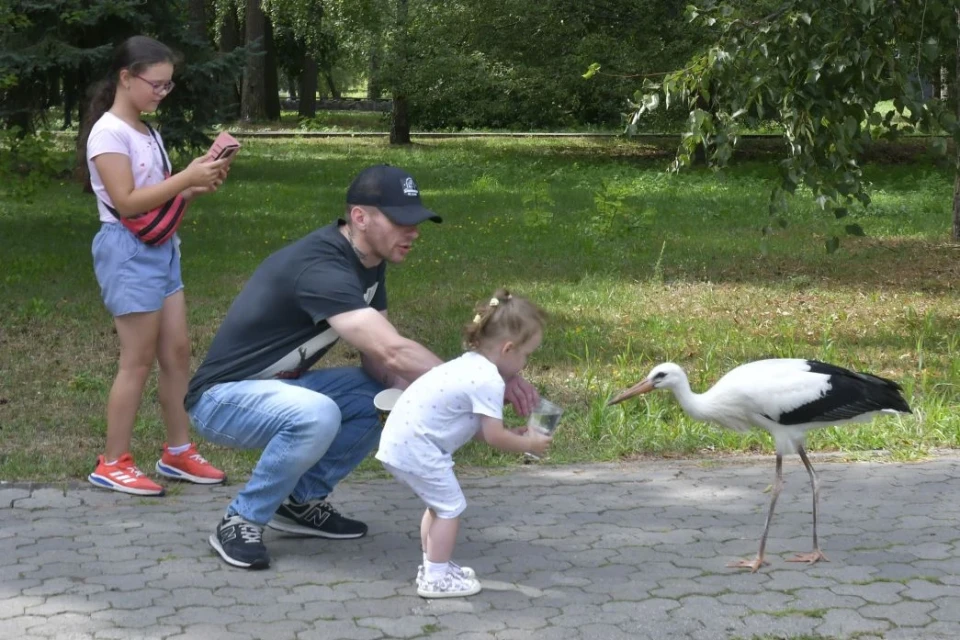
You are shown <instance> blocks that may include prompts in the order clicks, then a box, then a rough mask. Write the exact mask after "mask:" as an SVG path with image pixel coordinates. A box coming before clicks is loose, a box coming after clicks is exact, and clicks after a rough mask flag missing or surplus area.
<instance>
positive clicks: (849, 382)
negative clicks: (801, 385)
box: [778, 360, 912, 424]
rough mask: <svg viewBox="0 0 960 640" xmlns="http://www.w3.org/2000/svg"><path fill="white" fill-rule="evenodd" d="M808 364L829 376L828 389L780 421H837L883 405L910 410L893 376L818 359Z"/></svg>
mask: <svg viewBox="0 0 960 640" xmlns="http://www.w3.org/2000/svg"><path fill="white" fill-rule="evenodd" d="M807 365H808V366H809V367H810V371H811V372H813V373H822V374H826V375H828V376H830V390H829V391H827V393H826V394H824V395H823V396H822V397H820V398H817V399H816V400H813V401H812V402H808V403H807V404H805V405H803V406H800V407H797V408H796V409H794V410H792V411H788V412H786V413H783V414H781V415H780V419H779V420H778V422H779V423H780V424H807V423H811V422H839V421H841V420H850V419H853V418H856V417H857V416H860V415H863V414H865V413H871V412H873V411H881V410H883V409H893V410H895V411H902V412H904V413H912V412H911V411H910V405H908V404H907V401H906V400H905V399H904V398H903V395H902V394H901V390H902V387H901V386H900V385H899V384H897V383H896V382H894V381H893V380H887V379H886V378H881V377H880V376H875V375H873V374H870V373H857V372H855V371H850V370H849V369H844V368H843V367H838V366H836V365H832V364H827V363H825V362H819V361H817V360H808V361H807Z"/></svg>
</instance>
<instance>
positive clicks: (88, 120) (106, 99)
mask: <svg viewBox="0 0 960 640" xmlns="http://www.w3.org/2000/svg"><path fill="white" fill-rule="evenodd" d="M163 62H167V63H170V64H176V62H177V56H176V55H175V54H174V52H173V51H172V50H171V49H170V47H168V46H167V45H165V44H163V43H162V42H159V41H158V40H154V39H153V38H150V37H147V36H133V37H131V38H127V39H126V40H124V41H123V42H122V43H121V44H120V45H119V46H118V47H117V48H116V49H115V50H114V52H113V60H112V61H111V63H110V69H109V70H108V71H107V75H106V77H104V78H103V79H102V80H100V81H99V82H97V83H96V84H94V85H93V86H92V87H90V91H89V93H88V96H89V98H90V106H89V107H88V108H87V112H86V115H85V116H84V118H83V124H82V126H81V127H80V135H79V136H77V160H78V162H79V163H80V167H81V178H82V179H83V183H84V190H85V191H88V192H89V191H91V190H92V189H91V186H90V168H89V167H88V166H87V138H89V137H90V130H91V129H92V128H93V125H94V124H96V122H97V120H99V119H100V118H101V117H102V116H103V114H104V113H106V112H107V110H109V109H110V107H112V106H113V101H114V99H115V98H116V95H117V82H118V81H119V79H120V72H121V71H122V70H123V69H127V70H129V71H130V73H132V74H134V75H137V74H139V73H141V72H142V71H143V70H144V69H146V68H148V67H152V66H153V65H155V64H161V63H163Z"/></svg>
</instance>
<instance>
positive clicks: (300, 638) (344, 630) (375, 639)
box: [297, 620, 429, 640]
mask: <svg viewBox="0 0 960 640" xmlns="http://www.w3.org/2000/svg"><path fill="white" fill-rule="evenodd" d="M385 637H392V636H386V635H385V634H384V633H383V631H381V630H379V629H371V628H370V627H360V626H357V624H356V623H355V622H354V621H352V620H329V621H327V620H321V621H319V622H317V623H315V624H314V625H312V628H310V629H308V630H307V631H300V632H299V633H297V640H379V638H385ZM428 637H429V636H428Z"/></svg>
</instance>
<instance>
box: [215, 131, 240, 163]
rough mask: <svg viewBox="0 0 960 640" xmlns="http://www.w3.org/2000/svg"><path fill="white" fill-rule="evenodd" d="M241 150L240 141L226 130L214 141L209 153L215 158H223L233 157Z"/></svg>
mask: <svg viewBox="0 0 960 640" xmlns="http://www.w3.org/2000/svg"><path fill="white" fill-rule="evenodd" d="M238 151H240V143H239V142H238V141H237V139H236V138H234V137H233V136H232V135H230V134H229V133H227V132H226V131H221V132H220V135H218V136H217V139H216V140H214V141H213V145H211V147H210V151H209V154H210V156H211V157H212V158H213V159H214V160H223V159H224V158H232V157H233V156H235V155H236V154H237V152H238Z"/></svg>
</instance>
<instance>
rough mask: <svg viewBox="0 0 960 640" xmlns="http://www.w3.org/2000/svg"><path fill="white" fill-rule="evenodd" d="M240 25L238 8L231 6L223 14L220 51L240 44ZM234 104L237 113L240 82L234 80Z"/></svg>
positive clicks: (224, 51)
mask: <svg viewBox="0 0 960 640" xmlns="http://www.w3.org/2000/svg"><path fill="white" fill-rule="evenodd" d="M240 42H241V37H240V25H238V24H237V12H236V9H234V8H233V7H230V8H228V9H227V11H226V13H225V14H224V16H223V22H222V23H221V24H220V52H221V53H230V52H231V51H233V50H234V49H236V48H237V47H239V46H240ZM231 84H233V104H232V105H231V113H233V114H234V115H236V113H237V112H236V111H235V110H236V109H237V108H238V107H239V106H240V84H238V83H236V82H233V83H231Z"/></svg>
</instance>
